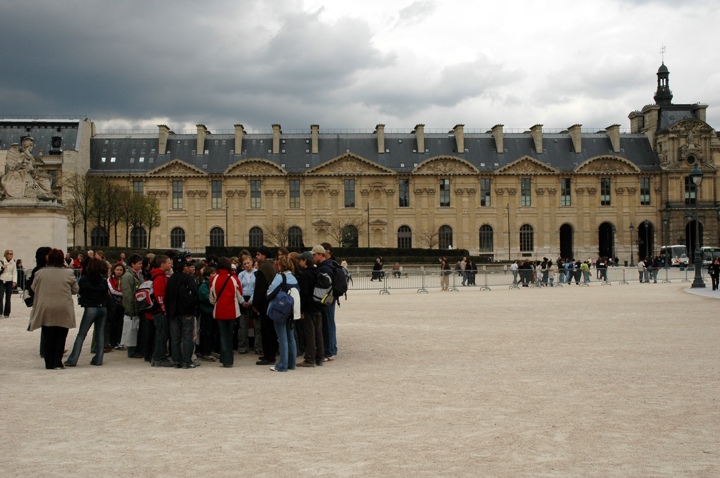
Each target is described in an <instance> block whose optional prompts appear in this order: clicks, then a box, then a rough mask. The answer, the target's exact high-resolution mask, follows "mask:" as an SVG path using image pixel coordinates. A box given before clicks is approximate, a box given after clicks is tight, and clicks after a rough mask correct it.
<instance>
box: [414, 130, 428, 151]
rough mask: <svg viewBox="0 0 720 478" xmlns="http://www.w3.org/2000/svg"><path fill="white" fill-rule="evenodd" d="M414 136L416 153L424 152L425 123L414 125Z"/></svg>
mask: <svg viewBox="0 0 720 478" xmlns="http://www.w3.org/2000/svg"><path fill="white" fill-rule="evenodd" d="M413 133H415V137H416V138H417V152H418V153H424V152H425V125H424V124H418V125H415V131H413Z"/></svg>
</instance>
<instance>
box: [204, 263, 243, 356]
mask: <svg viewBox="0 0 720 478" xmlns="http://www.w3.org/2000/svg"><path fill="white" fill-rule="evenodd" d="M241 299H242V286H241V285H240V281H239V280H238V279H237V277H236V276H234V275H233V274H232V262H230V259H228V258H227V257H221V258H220V259H218V264H217V275H216V276H215V277H213V279H212V282H211V283H210V303H211V304H214V306H215V307H214V308H213V317H214V318H215V320H216V321H217V324H218V330H219V332H220V362H221V363H222V366H223V367H225V368H230V367H232V366H233V364H234V357H233V348H232V335H233V325H234V324H235V319H237V318H238V317H240V300H241Z"/></svg>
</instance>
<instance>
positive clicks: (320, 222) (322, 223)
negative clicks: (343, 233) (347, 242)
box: [312, 219, 332, 228]
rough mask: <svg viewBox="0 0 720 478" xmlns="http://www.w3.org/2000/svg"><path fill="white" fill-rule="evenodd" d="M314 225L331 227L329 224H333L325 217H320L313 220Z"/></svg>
mask: <svg viewBox="0 0 720 478" xmlns="http://www.w3.org/2000/svg"><path fill="white" fill-rule="evenodd" d="M312 225H313V226H315V227H317V228H322V227H329V226H331V225H332V224H330V223H329V222H328V221H326V220H325V219H318V220H317V221H313V223H312Z"/></svg>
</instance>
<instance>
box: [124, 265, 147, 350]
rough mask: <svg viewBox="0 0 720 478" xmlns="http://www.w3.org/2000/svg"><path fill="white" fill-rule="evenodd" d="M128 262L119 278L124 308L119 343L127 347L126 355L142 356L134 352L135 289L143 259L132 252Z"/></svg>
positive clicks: (136, 334) (136, 333) (137, 284)
mask: <svg viewBox="0 0 720 478" xmlns="http://www.w3.org/2000/svg"><path fill="white" fill-rule="evenodd" d="M128 262H129V263H130V267H128V270H127V271H126V272H125V274H124V275H123V276H122V278H121V279H120V285H121V290H122V294H123V299H122V302H123V308H124V309H125V316H124V317H123V331H122V336H121V338H120V343H121V344H122V345H124V346H126V347H127V353H128V357H130V358H142V357H143V355H142V354H139V353H136V352H137V350H136V349H137V340H138V329H139V322H140V312H139V311H138V304H137V301H136V300H135V291H136V290H137V289H138V287H140V282H141V278H142V275H141V274H142V264H143V260H142V257H140V255H139V254H132V255H131V256H130V258H129V259H128Z"/></svg>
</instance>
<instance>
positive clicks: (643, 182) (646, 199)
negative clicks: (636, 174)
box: [640, 178, 650, 206]
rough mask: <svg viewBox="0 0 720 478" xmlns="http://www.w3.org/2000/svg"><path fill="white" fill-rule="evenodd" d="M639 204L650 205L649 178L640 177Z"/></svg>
mask: <svg viewBox="0 0 720 478" xmlns="http://www.w3.org/2000/svg"><path fill="white" fill-rule="evenodd" d="M640 205H641V206H649V205H650V178H640Z"/></svg>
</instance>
